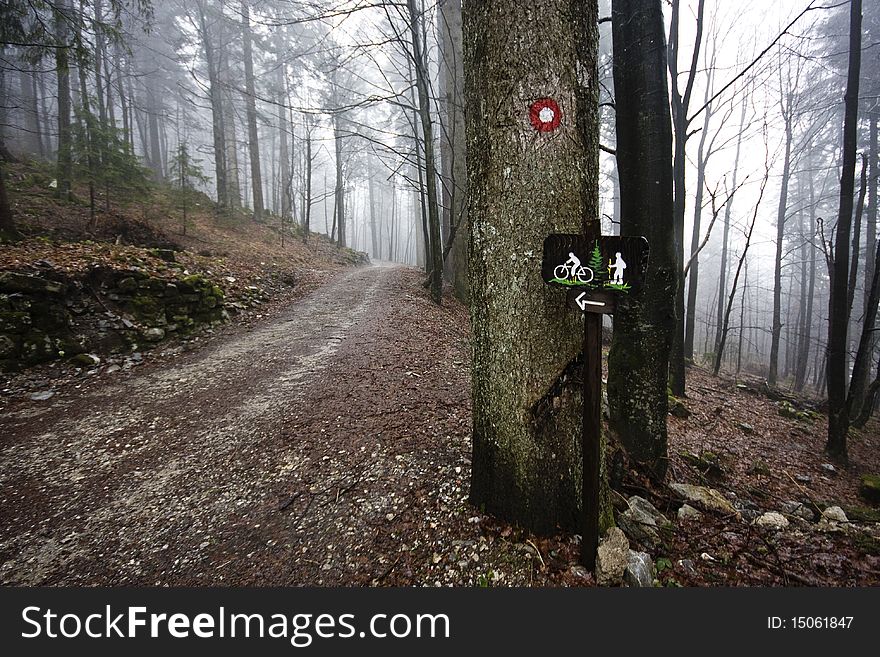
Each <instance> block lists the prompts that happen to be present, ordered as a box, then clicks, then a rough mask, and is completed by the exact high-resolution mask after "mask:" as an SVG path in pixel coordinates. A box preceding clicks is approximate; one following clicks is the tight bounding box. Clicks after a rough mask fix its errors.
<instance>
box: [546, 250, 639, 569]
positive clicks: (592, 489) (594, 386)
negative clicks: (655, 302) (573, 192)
mask: <svg viewBox="0 0 880 657" xmlns="http://www.w3.org/2000/svg"><path fill="white" fill-rule="evenodd" d="M647 264H648V241H647V240H646V239H645V238H644V237H617V236H605V237H602V236H598V237H593V238H591V237H589V236H586V235H568V234H558V235H550V236H548V237H547V239H545V240H544V258H543V261H542V264H541V275H542V277H543V278H544V282H545V283H547V284H548V285H552V286H555V287H561V288H565V289H567V290H568V303H569V304H570V305H571V306H573V307H574V308H575V309H578V310H581V311H582V312H584V346H583V353H584V373H583V380H584V384H583V385H584V392H583V397H584V416H583V436H582V445H581V447H582V454H583V479H582V488H581V496H582V497H581V509H582V514H583V516H582V528H583V530H582V532H583V533H582V540H581V563H583V565H584V566H586V567H587V568H588V569H590V570H595V568H596V550H597V548H598V546H599V460H600V456H601V455H600V452H599V450H600V444H601V433H602V425H601V421H602V315H603V314H613V313H614V310H615V308H616V306H617V299H618V298H619V297H620V296H623V295H630V294H638V292H639V291H640V289H641V286H642V282H643V280H644V276H645V270H646V268H647Z"/></svg>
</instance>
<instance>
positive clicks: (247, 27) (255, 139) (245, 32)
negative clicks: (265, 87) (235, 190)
mask: <svg viewBox="0 0 880 657" xmlns="http://www.w3.org/2000/svg"><path fill="white" fill-rule="evenodd" d="M241 32H242V45H243V50H244V84H245V92H246V93H245V103H246V105H247V124H248V150H249V152H250V156H251V187H252V188H253V192H254V193H253V197H254V203H253V205H254V221H262V219H263V176H262V174H261V172H260V141H259V135H258V134H257V98H256V91H255V88H254V55H253V45H252V41H253V38H252V36H251V17H250V10H249V9H248V5H247V2H245V1H242V3H241Z"/></svg>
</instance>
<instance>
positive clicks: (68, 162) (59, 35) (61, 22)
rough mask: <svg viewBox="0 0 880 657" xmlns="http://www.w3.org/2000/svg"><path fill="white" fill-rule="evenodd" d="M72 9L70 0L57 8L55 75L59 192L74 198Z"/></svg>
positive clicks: (61, 195) (59, 194)
mask: <svg viewBox="0 0 880 657" xmlns="http://www.w3.org/2000/svg"><path fill="white" fill-rule="evenodd" d="M71 11H72V6H71V3H70V0H62V3H61V6H60V9H58V10H56V11H55V40H56V43H57V45H58V46H59V47H58V48H55V77H56V79H57V82H58V173H57V183H58V186H57V188H56V194H57V195H58V198H60V199H64V200H67V201H69V200H71V198H72V196H73V191H72V188H71V185H72V183H73V158H72V153H71V134H70V58H69V55H68V51H67V47H66V44H67V41H68V36H69V33H68V29H67V20H66V19H65V16H66V15H69V14H70V12H71Z"/></svg>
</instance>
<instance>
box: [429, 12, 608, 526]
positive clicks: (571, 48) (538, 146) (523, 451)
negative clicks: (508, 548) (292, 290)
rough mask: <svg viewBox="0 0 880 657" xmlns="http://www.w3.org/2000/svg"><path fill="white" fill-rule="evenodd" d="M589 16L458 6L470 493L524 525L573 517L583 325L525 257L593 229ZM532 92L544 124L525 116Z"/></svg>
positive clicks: (592, 26) (593, 20)
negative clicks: (546, 107)
mask: <svg viewBox="0 0 880 657" xmlns="http://www.w3.org/2000/svg"><path fill="white" fill-rule="evenodd" d="M536 15H540V20H535V17H536ZM597 20H598V16H597V5H596V3H595V1H593V0H548V1H546V2H541V3H535V2H515V3H514V2H512V3H506V2H505V3H502V2H488V1H486V0H477V1H474V2H470V1H469V2H466V3H465V4H464V43H465V101H466V103H467V105H468V106H469V107H475V108H477V107H482V108H484V111H474V112H468V113H467V116H466V120H467V135H468V155H467V157H468V176H469V178H468V190H469V194H468V200H469V207H468V217H469V218H470V226H471V237H470V240H471V241H470V256H471V260H470V264H471V268H470V291H471V325H472V327H473V364H472V372H473V377H472V381H473V395H472V397H473V422H474V424H473V469H472V478H471V491H470V501H471V503H472V504H474V505H476V506H479V507H482V508H485V509H486V511H488V512H490V513H493V514H495V515H497V516H499V517H501V518H504V519H506V520H509V521H513V522H516V523H518V524H520V525H522V526H523V527H526V528H528V529H530V530H533V531H536V532H550V531H555V530H557V529H558V528H560V527H561V528H563V529H566V530H574V529H576V528H577V527H578V524H579V517H580V508H579V507H580V499H581V498H580V493H581V479H582V473H581V467H580V463H581V448H580V438H581V435H582V409H583V396H582V390H581V376H582V369H583V366H582V363H583V360H582V358H581V356H580V351H581V342H582V336H583V323H582V320H581V318H580V317H578V315H577V314H576V313H573V312H571V311H570V310H567V309H565V306H564V304H565V301H564V296H563V295H562V294H561V293H560V292H559V291H556V290H552V289H550V288H549V287H547V286H545V285H544V284H543V282H542V281H541V277H540V276H539V275H538V264H539V263H538V261H537V260H536V259H535V258H536V257H537V254H540V253H541V250H542V245H543V242H544V238H545V237H546V236H547V235H548V234H550V233H572V232H581V231H582V230H588V231H590V233H592V234H597V233H598V232H599V212H598V169H599V144H598V132H599V130H598V81H597V71H596V47H597V42H598V24H597ZM541 97H550V98H553V99H555V100H556V101H557V102H558V103H559V105H560V107H561V108H562V112H563V116H562V120H561V123H560V125H559V127H558V128H557V130H556V131H555V132H551V133H536V132H535V131H534V129H533V128H532V126H531V124H530V122H529V107H530V105H531V103H532V102H533V101H534V100H535V98H541ZM426 141H429V140H428V139H427V138H426ZM514 256H516V257H514ZM602 472H603V478H604V469H603V471H602ZM612 522H613V521H612V518H611V510H610V507H609V506H608V505H607V504H606V505H605V506H603V515H602V523H601V524H602V525H606V526H607V525H610V524H612Z"/></svg>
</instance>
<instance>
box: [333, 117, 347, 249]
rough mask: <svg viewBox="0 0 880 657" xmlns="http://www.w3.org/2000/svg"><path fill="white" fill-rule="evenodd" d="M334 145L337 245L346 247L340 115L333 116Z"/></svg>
mask: <svg viewBox="0 0 880 657" xmlns="http://www.w3.org/2000/svg"><path fill="white" fill-rule="evenodd" d="M333 144H334V147H335V154H336V188H335V192H334V193H335V195H336V201H335V208H336V210H335V212H336V214H335V223H336V226H337V229H338V235H339V239H338V240H337V241H336V243H337V244H338V245H339V246H345V192H344V188H343V179H342V131H341V130H340V128H339V113H338V112H337V113H334V114H333Z"/></svg>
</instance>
